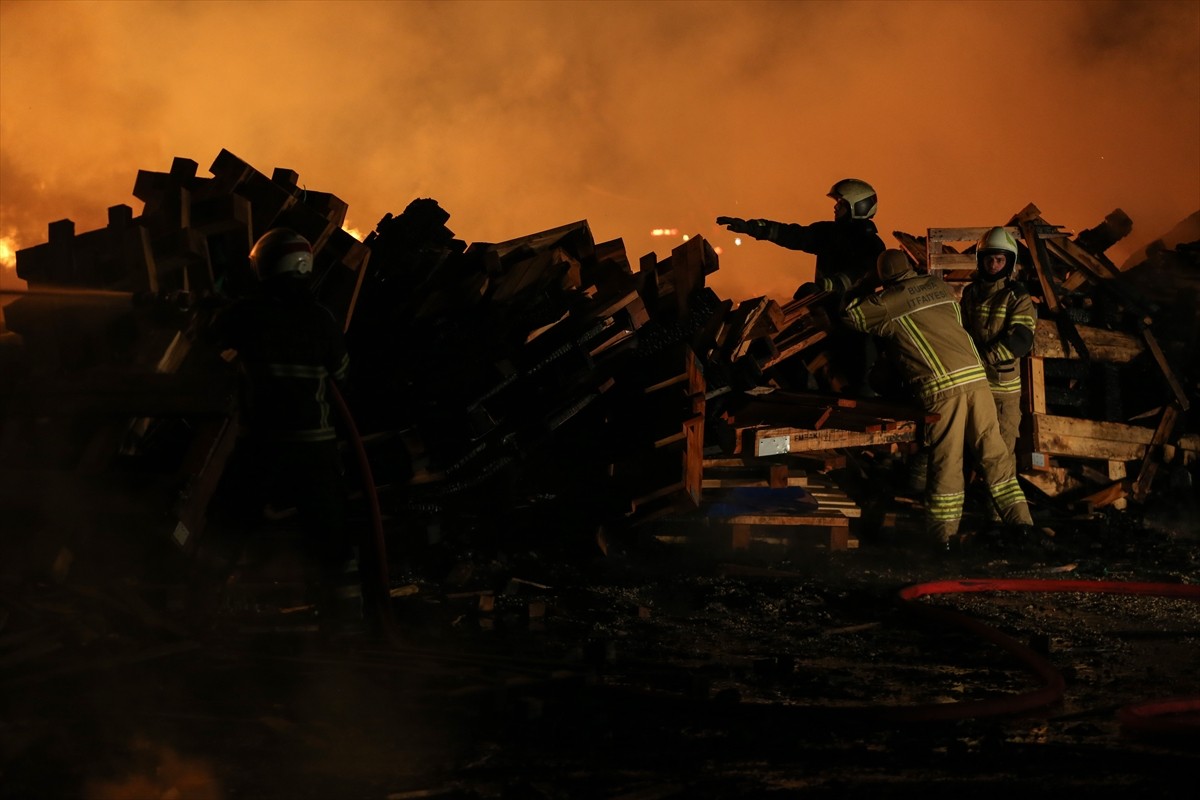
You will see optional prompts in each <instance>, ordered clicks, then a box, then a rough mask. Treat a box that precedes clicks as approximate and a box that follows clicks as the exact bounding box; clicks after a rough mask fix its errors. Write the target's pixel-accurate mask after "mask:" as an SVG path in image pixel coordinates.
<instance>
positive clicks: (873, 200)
mask: <svg viewBox="0 0 1200 800" xmlns="http://www.w3.org/2000/svg"><path fill="white" fill-rule="evenodd" d="M828 196H829V197H832V198H833V199H834V200H845V201H846V205H847V206H848V207H849V209H850V218H851V219H870V218H871V217H873V216H875V209H876V208H878V207H879V200H878V198H877V197H876V196H875V189H874V188H873V187H872V186H871V184H869V183H867V182H866V181H860V180H859V179H858V178H843V179H842V180H840V181H838V182H837V183H835V184H834V185H833V187H832V188H831V189H830V190H829V195H828Z"/></svg>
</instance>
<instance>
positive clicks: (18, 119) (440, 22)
mask: <svg viewBox="0 0 1200 800" xmlns="http://www.w3.org/2000/svg"><path fill="white" fill-rule="evenodd" d="M281 6H282V4H276V3H114V2H99V3H73V4H71V14H69V15H64V14H63V13H62V4H61V3H52V2H23V3H18V2H0V141H3V143H4V147H3V151H2V152H0V230H2V231H3V232H5V233H10V232H14V231H15V232H16V233H17V234H18V235H19V238H20V240H21V242H22V245H23V246H30V245H34V244H37V243H41V242H44V241H46V235H47V232H46V225H47V224H48V223H49V222H50V221H54V220H60V219H64V218H70V219H72V220H74V221H75V223H76V226H77V230H79V231H88V230H94V229H96V228H99V227H103V225H104V224H105V209H106V208H108V207H109V206H111V205H114V204H117V203H127V202H130V199H129V194H130V185H131V183H132V181H133V180H134V177H135V176H136V174H137V172H138V170H150V171H166V170H167V169H169V167H170V165H171V160H172V158H174V157H176V156H181V157H185V158H190V159H194V160H195V161H197V162H198V163H199V164H200V168H201V172H202V173H203V171H204V170H205V169H206V167H207V165H208V164H210V163H211V160H212V159H213V158H214V157H215V156H216V155H217V153H219V152H220V150H221V149H222V148H227V149H228V150H230V151H231V152H232V153H234V154H235V155H236V156H238V157H239V158H241V159H243V160H245V161H246V162H247V163H249V164H251V165H252V166H254V167H255V168H257V169H258V170H260V171H262V172H264V173H265V174H267V175H270V174H271V172H272V170H273V169H275V168H288V169H293V170H295V171H296V172H297V173H299V175H300V179H301V181H302V182H303V184H304V185H307V186H309V187H313V188H314V189H316V190H319V191H324V192H331V193H333V194H336V195H337V196H338V197H339V198H341V199H342V200H344V201H345V202H346V203H348V204H349V206H350V210H351V212H352V213H353V214H354V216H355V219H357V220H359V221H361V222H362V223H364V224H363V228H364V229H365V230H367V231H370V230H371V228H372V226H373V223H374V222H375V221H377V220H379V219H381V218H382V217H383V216H384V215H385V214H387V213H400V212H401V211H402V210H403V209H404V207H405V206H406V205H407V204H408V203H409V202H410V201H411V200H413V199H414V198H418V197H431V198H434V199H436V200H437V201H438V202H439V203H440V205H441V206H442V208H444V209H445V210H446V211H448V212H449V213H450V214H451V215H452V217H451V221H450V227H451V229H452V230H454V232H455V233H456V234H457V235H458V236H459V238H461V239H464V240H466V241H467V242H487V241H492V242H498V241H504V240H507V239H511V238H513V237H518V236H524V235H527V234H531V233H535V232H538V231H543V230H548V229H550V228H554V227H557V226H560V225H563V224H566V223H569V222H574V221H576V220H585V219H586V220H587V221H588V223H589V224H590V225H591V227H592V232H593V234H594V236H595V238H596V240H597V241H607V240H610V239H614V238H618V237H620V238H622V239H623V240H624V244H625V247H626V249H627V251H628V253H629V255H630V257H631V258H633V259H637V258H639V257H640V256H642V255H643V254H645V253H647V252H648V251H651V250H655V249H657V250H660V251H661V250H663V249H667V248H664V245H667V246H668V248H669V246H670V245H673V244H677V243H678V241H679V238H678V237H679V233H680V231H682V230H692V231H702V232H707V231H709V230H712V226H713V220H714V219H715V217H717V216H723V215H733V216H737V217H741V218H747V219H751V218H767V219H775V220H779V221H785V222H799V223H809V222H813V221H817V220H828V219H830V218H831V213H830V207H829V202H828V198H827V197H826V192H827V191H828V187H830V186H832V185H833V183H834V182H836V181H838V180H840V179H842V178H846V177H857V178H861V179H864V180H867V181H869V182H870V183H871V184H872V185H873V186H875V188H876V189H877V190H878V191H879V214H878V216H877V217H876V224H877V225H878V227H879V230H880V232H881V234H882V236H883V238H884V240H885V242H887V243H889V244H890V238H889V234H890V232H891V231H895V230H900V231H906V232H908V233H912V234H915V235H921V234H923V233H924V232H925V231H926V229H927V228H929V227H942V226H944V227H955V226H980V225H993V224H999V223H1002V222H1003V221H1004V220H1006V219H1008V218H1009V217H1010V216H1012V215H1013V214H1015V213H1017V212H1018V211H1020V210H1021V209H1022V208H1023V207H1024V206H1025V205H1026V204H1027V203H1036V204H1037V205H1038V207H1039V208H1040V209H1041V210H1042V212H1043V214H1044V216H1045V217H1046V219H1047V220H1049V221H1051V222H1054V223H1057V224H1059V225H1063V226H1066V227H1071V228H1074V229H1083V228H1085V227H1089V226H1092V225H1094V224H1096V223H1097V222H1099V221H1100V220H1102V219H1103V218H1104V216H1105V215H1106V214H1108V213H1109V212H1111V211H1112V210H1113V209H1114V208H1117V207H1120V208H1122V209H1123V210H1124V211H1126V212H1127V213H1128V215H1129V216H1130V217H1131V218H1132V219H1133V220H1134V224H1135V229H1134V232H1133V233H1132V234H1131V235H1130V236H1129V237H1128V239H1127V240H1125V241H1122V242H1119V243H1117V245H1115V246H1114V252H1112V253H1111V257H1112V258H1113V260H1115V261H1117V262H1118V263H1119V262H1121V261H1123V260H1124V258H1125V256H1126V255H1128V254H1129V253H1132V252H1133V251H1135V250H1137V249H1138V248H1139V247H1141V246H1143V245H1145V244H1147V243H1148V242H1151V241H1153V240H1154V239H1156V238H1158V237H1159V236H1161V235H1162V234H1163V233H1164V232H1165V231H1167V230H1169V229H1170V228H1171V227H1172V226H1174V225H1175V224H1176V223H1178V222H1179V221H1180V220H1182V219H1183V218H1185V217H1187V216H1188V215H1189V214H1191V213H1192V212H1194V211H1195V210H1196V199H1197V198H1198V197H1200V150H1198V149H1197V148H1196V142H1197V141H1200V108H1198V105H1200V103H1198V102H1197V98H1200V59H1197V57H1196V48H1195V43H1196V41H1198V40H1200V3H1195V2H1190V3H1187V2H1158V1H1156V0H1146V1H1145V2H1140V3H1123V2H1089V3H1081V2H1070V3H1066V2H1057V1H1056V0H1052V1H1047V0H1030V1H1029V2H1026V3H1022V4H1020V7H1021V12H1022V15H1023V16H1022V19H1035V20H1037V24H1030V25H1025V26H1020V25H1018V27H1019V29H1020V35H1015V34H1014V33H1013V31H1014V27H1013V25H1014V22H1013V15H1012V9H1011V7H1010V6H1009V4H1004V3H937V4H934V3H926V2H908V3H895V2H881V1H880V0H863V2H858V3H762V2H759V3H739V4H738V5H737V8H736V14H735V16H736V18H737V24H736V25H731V23H730V20H731V16H730V15H731V14H733V13H734V12H733V10H732V7H731V5H730V4H728V3H720V2H696V3H689V4H687V14H686V18H687V24H686V25H683V26H681V25H680V24H679V23H680V14H679V6H678V5H677V4H674V3H620V4H613V3H604V2H592V1H590V0H589V1H583V0H581V1H580V2H576V3H530V2H504V3H482V2H471V3H379V2H366V1H365V0H363V1H359V2H354V1H352V0H345V2H338V3H288V4H286V13H282V12H281ZM262 30H279V33H278V35H274V36H268V37H264V36H262V35H261V34H260V33H258V32H259V31H262ZM981 30H988V31H992V30H994V31H1000V32H1004V34H1003V35H1004V39H1005V53H1004V57H1003V58H999V59H997V58H995V57H994V54H993V53H992V52H991V51H990V49H989V48H981V47H979V31H981ZM781 31H788V34H787V35H786V36H784V35H781ZM616 40H620V41H627V42H628V45H629V46H628V48H627V49H628V53H629V55H628V57H625V58H613V57H612V53H611V52H610V48H611V42H612V41H616ZM214 41H217V42H220V43H221V49H222V53H223V55H222V56H221V57H220V58H215V57H214V56H213V50H212V47H211V45H210V44H209V43H211V42H214ZM930 41H936V42H937V43H938V46H937V47H936V48H930V47H929V46H928V44H927V43H928V42H930ZM847 42H853V50H854V51H855V52H856V53H871V54H876V55H877V56H878V57H871V58H854V59H847V58H846V47H847V44H846V43H847ZM297 53H321V54H322V57H321V58H299V59H298V58H297V57H296V54H297ZM518 53H519V54H524V55H522V56H515V55H514V54H518ZM329 63H337V64H339V69H338V70H336V71H331V70H330V69H329V68H328V64H329ZM882 63H886V68H885V67H881V66H880V65H881V64H882ZM281 64H286V65H288V68H287V69H281V68H280V65H281ZM247 76H253V85H254V91H253V92H248V91H244V86H245V84H246V81H247ZM881 81H883V82H884V84H885V86H884V88H885V90H882V91H881V86H883V84H881ZM1031 85H1032V86H1059V87H1070V92H1069V94H1070V96H1071V97H1073V98H1079V100H1078V101H1072V102H1067V101H1064V100H1063V98H1062V94H1061V93H1055V92H1036V91H1035V92H1026V93H1017V94H1015V95H1012V96H1008V95H1003V93H1001V95H1003V97H1004V100H1003V101H997V102H1002V103H1007V104H1008V105H1007V106H1006V108H1007V109H1008V113H1004V114H998V115H995V116H993V115H989V114H986V113H979V111H978V109H975V108H967V107H955V106H954V103H953V99H955V98H961V97H968V96H976V95H977V94H978V92H979V91H980V89H979V87H981V86H990V87H997V86H1008V87H1011V86H1031ZM664 86H669V87H671V88H670V94H671V96H672V97H674V98H678V100H679V102H678V103H673V104H672V107H671V109H670V111H669V112H668V110H667V109H666V108H664V102H663V98H664V94H663V87H664ZM1101 97H1102V98H1104V102H1093V101H1084V100H1083V98H1101ZM930 98H933V99H934V104H935V106H934V107H936V109H937V110H936V112H935V113H933V114H930V115H928V116H922V117H920V119H919V120H918V121H915V122H914V124H888V123H890V122H892V121H895V120H909V119H911V118H912V113H911V112H912V109H913V108H924V107H929V103H930ZM714 103H720V104H721V107H722V111H721V113H713V106H714ZM864 109H868V110H869V113H868V114H867V115H866V116H864V113H863V112H864ZM581 116H583V117H586V118H587V119H588V120H589V124H586V125H581V124H579V119H580V118H581ZM297 124H299V125H301V126H302V128H303V131H304V133H303V135H291V134H290V126H294V125H297ZM1031 125H1036V127H1037V131H1038V140H1039V146H1038V147H1037V148H1033V149H1030V148H1029V147H1028V146H1027V143H1028V131H1029V129H1030V126H1031ZM80 130H86V131H87V132H88V137H87V144H86V145H85V146H81V144H80V141H79V137H78V131H80ZM1100 154H1103V158H1099V157H1098V156H1099V155H1100ZM933 165H936V167H934V166H933ZM136 210H137V209H136V206H135V212H136ZM664 219H669V220H672V221H674V222H675V224H676V225H677V226H678V227H677V228H671V227H667V226H663V227H660V228H654V227H653V226H654V222H655V221H656V220H664ZM653 231H658V232H657V233H654V232H653ZM668 231H670V233H668ZM722 241H728V239H727V238H723V239H722ZM660 255H662V253H660ZM726 260H727V263H726V264H723V265H722V269H721V270H720V271H719V272H717V273H714V274H713V275H712V285H713V286H714V288H715V289H716V290H717V291H719V292H720V293H721V294H723V295H726V296H733V297H736V296H742V297H745V296H751V295H757V294H762V293H767V294H773V295H777V296H787V297H790V296H791V294H792V291H793V290H794V289H795V288H796V282H797V281H802V280H804V279H805V277H806V274H805V273H806V271H807V270H810V269H811V265H812V263H813V259H812V257H811V256H810V255H808V254H806V253H802V252H798V251H792V250H787V249H785V248H780V247H775V246H773V245H771V244H769V243H757V242H754V243H751V242H747V244H746V246H744V247H737V248H735V249H734V250H732V251H731V252H729V253H727V256H726ZM809 274H811V273H809Z"/></svg>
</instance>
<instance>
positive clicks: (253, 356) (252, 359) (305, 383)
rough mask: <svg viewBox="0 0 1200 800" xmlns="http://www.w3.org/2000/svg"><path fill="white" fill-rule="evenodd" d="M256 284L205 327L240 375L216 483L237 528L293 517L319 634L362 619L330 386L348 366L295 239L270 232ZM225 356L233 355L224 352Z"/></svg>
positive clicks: (261, 245) (304, 244)
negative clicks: (286, 512)
mask: <svg viewBox="0 0 1200 800" xmlns="http://www.w3.org/2000/svg"><path fill="white" fill-rule="evenodd" d="M250 265H251V267H252V269H253V271H254V273H255V275H256V276H257V278H258V282H257V284H256V285H255V287H254V288H253V289H252V290H251V292H250V293H249V294H248V296H247V297H245V298H243V299H241V300H239V301H237V302H235V303H234V304H233V305H231V306H229V307H228V308H227V309H225V310H224V311H223V312H222V313H221V314H220V315H219V316H218V317H217V319H216V320H215V321H214V323H213V331H212V335H213V338H214V339H215V340H216V342H217V344H218V346H219V347H221V348H222V349H224V350H225V356H226V358H230V359H232V360H233V362H234V363H235V364H238V365H240V368H241V370H242V371H243V374H244V382H243V385H244V397H243V403H242V418H241V423H242V430H241V435H240V437H239V440H238V444H237V447H236V449H235V452H234V455H233V458H232V460H231V463H230V466H229V469H228V470H227V471H226V473H225V475H224V477H223V481H224V483H225V488H226V490H227V491H228V497H229V498H230V500H229V502H230V503H231V504H232V508H231V515H232V516H233V517H234V519H235V522H240V523H241V525H242V526H249V525H252V524H253V523H255V522H261V521H262V520H263V518H264V509H265V508H273V509H292V508H294V509H296V512H297V517H298V521H299V526H300V533H301V537H302V543H303V551H304V553H305V554H306V555H307V556H308V559H309V561H310V563H311V564H312V565H315V566H316V567H317V575H318V580H317V585H318V593H319V596H318V598H317V600H318V613H319V615H320V617H321V623H322V626H323V627H325V626H327V624H333V625H337V624H340V623H343V622H345V621H346V620H347V619H358V618H361V615H362V611H361V593H360V586H359V582H358V575H357V564H356V561H355V559H354V557H353V552H354V550H353V543H352V541H351V539H350V538H349V535H348V532H347V526H346V521H345V518H346V496H345V485H344V480H343V470H342V464H341V459H340V456H339V453H338V443H337V432H336V430H335V429H334V419H335V417H336V413H337V412H336V407H335V403H334V401H333V398H332V397H331V391H332V387H333V386H344V385H345V381H346V376H347V370H348V367H349V357H348V355H347V353H346V346H345V343H344V340H343V337H342V329H341V326H340V325H339V324H338V322H337V320H336V319H335V318H334V316H333V314H332V313H331V312H330V311H329V310H328V309H327V308H325V307H324V306H322V305H321V304H320V303H318V302H317V300H316V298H315V297H314V296H313V294H312V292H311V289H310V285H309V279H310V277H311V274H312V268H313V252H312V247H311V245H310V244H309V242H308V241H307V240H306V239H305V238H304V237H303V236H300V235H299V234H298V233H296V232H295V231H292V230H290V229H287V228H275V229H273V230H270V231H268V232H267V233H266V234H264V235H263V236H262V237H261V238H260V239H259V240H258V241H257V242H256V243H255V245H254V247H253V249H252V250H251V251H250ZM231 351H233V352H231Z"/></svg>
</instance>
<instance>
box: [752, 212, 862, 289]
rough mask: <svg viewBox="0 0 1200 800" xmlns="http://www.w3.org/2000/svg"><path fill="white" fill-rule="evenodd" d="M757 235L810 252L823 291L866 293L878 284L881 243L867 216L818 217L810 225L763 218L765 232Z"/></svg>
mask: <svg viewBox="0 0 1200 800" xmlns="http://www.w3.org/2000/svg"><path fill="white" fill-rule="evenodd" d="M760 238H764V239H766V240H767V241H769V242H774V243H775V244H777V245H779V246H780V247H786V248H787V249H788V250H802V251H804V252H805V253H812V254H814V255H815V256H816V257H817V265H816V280H815V281H814V282H815V283H816V284H817V286H818V288H820V289H822V290H823V291H833V292H838V293H840V294H845V293H846V292H848V291H850V290H851V289H855V290H857V291H859V292H862V293H868V292H872V291H874V290H875V288H876V287H878V286H879V280H878V278H877V277H876V273H875V260H876V259H877V258H878V257H879V254H880V253H882V252H883V251H884V245H883V239H880V238H879V231H878V229H877V228H876V227H875V223H874V222H872V221H871V220H869V219H845V220H832V221H831V220H822V221H821V222H814V223H812V224H811V225H799V224H796V223H788V222H772V221H770V220H767V221H766V235H765V236H763V237H760Z"/></svg>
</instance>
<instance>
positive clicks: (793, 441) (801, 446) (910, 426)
mask: <svg viewBox="0 0 1200 800" xmlns="http://www.w3.org/2000/svg"><path fill="white" fill-rule="evenodd" d="M750 433H751V435H752V437H753V441H754V454H755V455H756V456H760V457H761V456H768V455H778V454H780V453H798V452H805V451H811V450H834V449H837V448H843V447H869V446H871V445H879V444H888V443H890V442H911V441H914V440H915V439H916V433H917V423H916V422H913V421H912V420H898V421H897V424H896V428H895V429H894V430H890V431H884V430H879V431H846V430H839V429H837V428H825V429H823V430H819V431H814V430H807V429H801V428H755V429H751V431H750Z"/></svg>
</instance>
